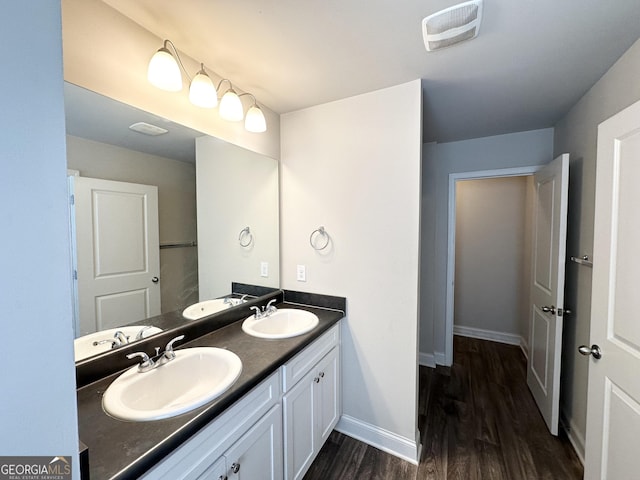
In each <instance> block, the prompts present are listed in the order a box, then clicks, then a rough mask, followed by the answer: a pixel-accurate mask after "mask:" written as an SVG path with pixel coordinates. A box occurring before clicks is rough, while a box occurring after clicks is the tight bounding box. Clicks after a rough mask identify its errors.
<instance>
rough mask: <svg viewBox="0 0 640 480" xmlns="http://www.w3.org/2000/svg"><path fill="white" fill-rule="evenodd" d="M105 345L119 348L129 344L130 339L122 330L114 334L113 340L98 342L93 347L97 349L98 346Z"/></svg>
mask: <svg viewBox="0 0 640 480" xmlns="http://www.w3.org/2000/svg"><path fill="white" fill-rule="evenodd" d="M105 343H110V344H111V348H118V347H121V346H123V345H126V344H127V343H129V337H127V336H126V335H125V334H124V333H123V332H122V331H121V330H117V331H116V333H114V334H113V338H107V339H105V340H96V341H95V342H93V346H94V347H97V346H98V345H104V344H105Z"/></svg>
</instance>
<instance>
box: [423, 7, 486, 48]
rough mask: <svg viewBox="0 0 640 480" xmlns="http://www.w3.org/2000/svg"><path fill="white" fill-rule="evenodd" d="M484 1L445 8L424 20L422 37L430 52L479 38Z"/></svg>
mask: <svg viewBox="0 0 640 480" xmlns="http://www.w3.org/2000/svg"><path fill="white" fill-rule="evenodd" d="M481 18H482V0H472V1H471V2H464V3H461V4H459V5H454V6H453V7H449V8H445V9H444V10H441V11H439V12H437V13H434V14H433V15H429V16H428V17H426V18H424V19H423V20H422V36H423V37H424V46H425V47H426V48H427V51H428V52H432V51H434V50H439V49H441V48H445V47H450V46H451V45H455V44H456V43H460V42H464V41H465V40H471V39H472V38H475V37H477V36H478V31H479V30H480V19H481Z"/></svg>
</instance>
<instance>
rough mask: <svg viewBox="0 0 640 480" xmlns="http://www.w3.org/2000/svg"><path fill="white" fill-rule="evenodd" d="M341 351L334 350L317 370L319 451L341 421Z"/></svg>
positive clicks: (317, 441) (321, 362)
mask: <svg viewBox="0 0 640 480" xmlns="http://www.w3.org/2000/svg"><path fill="white" fill-rule="evenodd" d="M338 356H339V349H337V348H334V349H333V350H332V351H331V352H329V353H328V354H327V356H326V357H324V358H323V359H322V360H321V361H320V362H319V363H318V365H317V367H316V368H315V371H316V377H315V378H319V379H320V380H319V382H318V383H317V384H315V385H316V412H315V414H316V428H317V434H316V435H317V436H316V445H317V446H316V448H317V449H318V451H319V450H320V448H322V445H324V442H325V441H326V440H327V438H329V434H331V431H332V430H333V427H335V426H336V423H338V420H339V419H340V413H341V410H342V404H341V402H340V386H341V385H340V369H339V368H338V367H339V357H338Z"/></svg>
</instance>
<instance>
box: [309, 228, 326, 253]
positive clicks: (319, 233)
mask: <svg viewBox="0 0 640 480" xmlns="http://www.w3.org/2000/svg"><path fill="white" fill-rule="evenodd" d="M318 237H324V239H325V240H324V244H323V245H322V246H318V245H317V244H316V243H315V242H314V239H317V238H318ZM329 240H330V237H329V234H328V233H327V231H326V230H325V229H324V227H318V228H316V229H315V230H314V231H313V232H311V235H309V243H310V244H311V247H312V248H313V249H314V250H318V251H320V250H324V249H325V248H327V246H328V245H329Z"/></svg>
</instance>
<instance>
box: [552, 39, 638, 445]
mask: <svg viewBox="0 0 640 480" xmlns="http://www.w3.org/2000/svg"><path fill="white" fill-rule="evenodd" d="M639 99H640V40H639V41H637V42H636V43H635V44H634V45H632V46H631V48H630V49H629V50H627V52H626V53H625V54H624V55H623V56H622V57H621V58H620V59H619V60H618V61H617V62H616V63H615V64H614V65H613V66H612V67H611V69H609V71H608V72H607V73H606V74H605V75H604V76H603V77H602V78H601V79H600V80H599V81H598V82H597V83H596V84H595V85H594V86H593V87H592V88H591V89H590V90H589V91H588V92H587V93H586V94H585V95H584V97H582V98H581V99H580V101H579V102H578V103H577V104H576V105H574V106H573V107H572V109H571V110H570V111H569V112H568V113H567V114H566V116H565V117H564V118H563V119H562V120H560V121H559V122H558V124H557V125H556V127H555V142H554V143H555V145H554V150H555V152H556V155H559V154H560V153H564V152H569V153H570V154H571V157H570V162H571V164H570V168H569V176H570V178H569V218H568V224H567V256H571V255H584V254H589V255H591V254H592V253H593V214H594V205H595V176H596V143H597V133H598V132H597V128H598V124H599V123H601V122H602V121H604V120H606V119H607V118H609V117H611V116H613V115H614V114H615V113H617V112H619V111H620V110H622V109H624V108H625V107H627V106H629V105H631V104H632V103H634V102H636V101H638V100H639ZM594 261H595V262H597V261H598V259H597V258H595V259H594ZM591 273H592V270H591V269H590V268H588V267H584V266H579V265H577V264H575V263H573V262H569V263H568V264H567V270H566V291H565V302H566V305H567V306H570V307H571V309H572V310H573V313H572V314H571V315H570V316H569V317H568V318H567V321H565V322H564V335H563V346H562V349H563V355H562V377H561V382H562V385H561V389H562V396H561V407H560V408H561V415H562V418H563V421H564V422H566V423H568V424H569V427H570V428H571V433H570V435H571V437H572V439H573V441H574V443H575V444H576V446H577V447H578V450H579V451H584V434H585V428H586V408H587V402H586V399H587V378H588V365H589V361H588V358H586V357H583V356H582V355H579V354H578V351H577V349H578V346H579V345H582V344H585V345H586V344H589V325H590V317H591Z"/></svg>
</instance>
